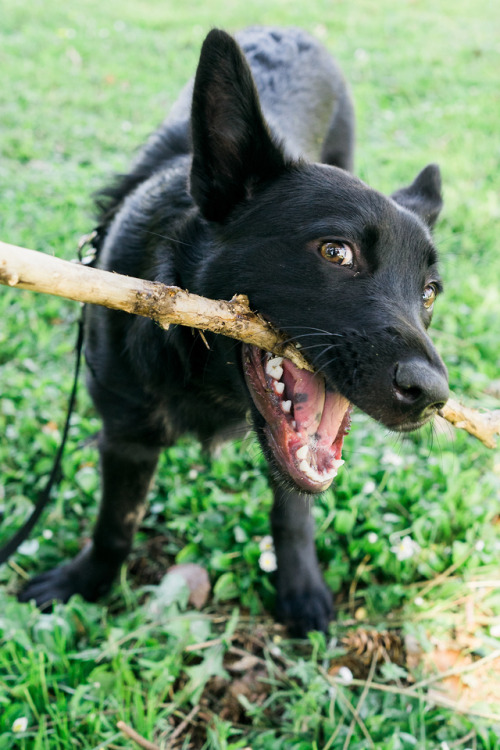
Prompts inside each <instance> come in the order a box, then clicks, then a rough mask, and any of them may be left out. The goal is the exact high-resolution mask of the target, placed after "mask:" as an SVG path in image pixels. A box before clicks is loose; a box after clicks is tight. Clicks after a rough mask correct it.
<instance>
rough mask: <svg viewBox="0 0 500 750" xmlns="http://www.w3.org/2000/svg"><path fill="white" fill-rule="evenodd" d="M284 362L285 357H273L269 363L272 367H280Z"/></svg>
mask: <svg viewBox="0 0 500 750" xmlns="http://www.w3.org/2000/svg"><path fill="white" fill-rule="evenodd" d="M282 362H283V357H273V358H272V359H270V360H269V362H268V364H270V365H271V367H279V366H280V365H281V364H282Z"/></svg>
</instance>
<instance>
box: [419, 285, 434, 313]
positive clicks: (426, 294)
mask: <svg viewBox="0 0 500 750" xmlns="http://www.w3.org/2000/svg"><path fill="white" fill-rule="evenodd" d="M436 296H437V289H436V285H435V284H427V286H426V287H425V289H424V291H423V292H422V300H423V303H424V307H425V308H426V309H427V310H430V309H431V308H432V306H433V304H434V302H435V300H436Z"/></svg>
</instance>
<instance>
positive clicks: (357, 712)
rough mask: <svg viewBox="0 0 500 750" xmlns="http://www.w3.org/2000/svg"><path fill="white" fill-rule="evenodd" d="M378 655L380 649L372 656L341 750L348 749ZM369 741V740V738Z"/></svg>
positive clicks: (371, 679)
mask: <svg viewBox="0 0 500 750" xmlns="http://www.w3.org/2000/svg"><path fill="white" fill-rule="evenodd" d="M379 653H380V648H378V649H377V650H376V652H375V653H374V654H373V657H372V663H371V664H370V671H369V672H368V677H367V679H366V685H365V686H364V688H363V692H362V693H361V695H360V698H359V701H358V703H357V706H356V709H355V712H356V713H355V715H354V719H353V720H352V722H351V726H350V727H349V731H348V733H347V737H346V738H345V742H344V748H343V750H348V748H349V743H350V741H351V737H352V733H353V732H354V726H355V723H356V717H359V713H360V711H361V708H362V707H363V703H364V702H365V700H366V696H367V695H368V691H369V689H370V685H371V683H372V681H373V675H374V674H375V668H376V666H377V662H378V657H379ZM370 740H371V738H370ZM372 746H373V742H372Z"/></svg>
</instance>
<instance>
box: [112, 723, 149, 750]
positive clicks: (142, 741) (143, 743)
mask: <svg viewBox="0 0 500 750" xmlns="http://www.w3.org/2000/svg"><path fill="white" fill-rule="evenodd" d="M116 726H117V727H118V729H119V730H120V731H121V732H123V734H124V735H125V736H126V737H128V738H129V739H131V740H133V741H134V742H135V743H137V745H139V747H142V748H144V750H160V747H159V746H158V745H155V744H154V742H150V741H149V740H147V739H146V738H145V737H143V736H142V735H141V734H139V733H138V732H136V731H135V729H132V727H129V725H128V724H125V722H124V721H118V722H117V723H116Z"/></svg>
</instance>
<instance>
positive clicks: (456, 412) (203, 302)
mask: <svg viewBox="0 0 500 750" xmlns="http://www.w3.org/2000/svg"><path fill="white" fill-rule="evenodd" d="M0 284H4V285H6V286H10V287H16V288H17V289H28V290H30V291H33V292H43V293H45V294H52V295H56V296H58V297H64V298H66V299H71V300H75V301H76V302H83V303H88V304H94V305H103V306H104V307H109V308H111V309H113V310H122V311H125V312H129V313H133V314H135V315H142V316H144V317H147V318H151V319H152V320H154V321H155V322H156V323H157V324H158V325H159V326H161V327H162V328H164V329H167V328H168V327H169V325H172V324H177V325H184V326H189V327H191V328H197V329H200V330H203V331H211V332H212V333H220V334H223V335H224V336H229V337H231V338H234V339H237V340H239V341H244V342H246V343H247V344H255V345H256V346H258V347H260V348H261V349H264V350H266V351H269V352H273V353H274V354H277V355H279V356H282V357H287V358H288V359H290V360H291V361H292V362H293V363H294V364H295V365H296V366H297V367H299V368H302V369H306V370H309V371H310V372H312V371H313V368H312V367H311V365H310V364H309V362H307V360H306V359H305V358H304V357H303V355H302V354H301V353H300V351H299V349H298V348H297V347H296V346H295V345H294V344H292V343H290V342H289V341H288V339H287V338H286V337H285V336H284V334H282V333H281V332H280V331H278V330H276V329H275V328H274V327H273V326H272V325H270V324H269V323H268V322H267V321H265V320H264V319H263V318H262V317H261V316H260V315H258V314H256V313H254V312H252V311H251V310H250V307H249V304H248V298H247V297H246V296H245V295H244V294H236V295H235V296H234V297H233V298H232V299H231V300H230V301H226V300H211V299H207V298H206V297H200V296H199V295H197V294H192V293H190V292H186V291H185V290H183V289H180V288H179V287H175V286H166V285H165V284H161V283H160V282H157V281H146V280H144V279H137V278H134V277H131V276H123V275H121V274H117V273H111V272H109V271H103V270H101V269H96V268H89V267H87V266H84V265H82V264H80V263H74V262H69V261H66V260H62V259H61V258H56V257H54V256H52V255H47V254H46V253H41V252H37V251H35V250H28V249H27V248H23V247H18V246H17V245H9V244H8V243H6V242H1V241H0ZM439 414H440V415H441V416H442V417H444V419H446V420H447V421H448V422H450V423H451V424H452V425H454V426H455V427H457V428H458V429H463V430H466V431H467V432H469V433H470V434H471V435H474V436H475V437H477V438H478V439H479V440H481V441H482V442H483V443H484V444H485V445H486V446H488V447H489V448H494V447H495V436H496V435H499V434H500V410H496V411H478V410H476V409H470V408H468V407H465V406H462V405H461V404H459V403H458V401H455V400H454V399H450V400H449V401H448V403H447V404H446V406H445V407H444V408H443V409H441V410H440V412H439Z"/></svg>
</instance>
